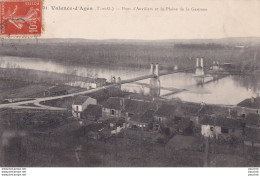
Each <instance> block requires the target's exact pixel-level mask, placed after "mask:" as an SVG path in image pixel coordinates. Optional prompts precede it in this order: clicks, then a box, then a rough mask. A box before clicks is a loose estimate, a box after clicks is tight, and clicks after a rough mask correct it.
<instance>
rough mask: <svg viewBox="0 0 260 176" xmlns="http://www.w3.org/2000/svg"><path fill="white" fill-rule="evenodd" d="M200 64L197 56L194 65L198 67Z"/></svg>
mask: <svg viewBox="0 0 260 176" xmlns="http://www.w3.org/2000/svg"><path fill="white" fill-rule="evenodd" d="M199 66H200V63H199V58H197V62H196V67H197V68H198V67H199Z"/></svg>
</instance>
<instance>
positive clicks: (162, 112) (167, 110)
mask: <svg viewBox="0 0 260 176" xmlns="http://www.w3.org/2000/svg"><path fill="white" fill-rule="evenodd" d="M175 112H176V107H175V106H174V105H168V104H163V105H162V106H161V107H160V108H159V109H158V110H157V111H156V112H155V113H154V115H155V116H159V117H174V115H175Z"/></svg>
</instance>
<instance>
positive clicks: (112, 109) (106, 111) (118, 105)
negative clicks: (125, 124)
mask: <svg viewBox="0 0 260 176" xmlns="http://www.w3.org/2000/svg"><path fill="white" fill-rule="evenodd" d="M124 106H125V99H123V98H118V97H110V98H109V99H108V100H107V101H106V102H105V104H104V106H103V108H102V118H119V117H121V116H122V110H123V108H124Z"/></svg>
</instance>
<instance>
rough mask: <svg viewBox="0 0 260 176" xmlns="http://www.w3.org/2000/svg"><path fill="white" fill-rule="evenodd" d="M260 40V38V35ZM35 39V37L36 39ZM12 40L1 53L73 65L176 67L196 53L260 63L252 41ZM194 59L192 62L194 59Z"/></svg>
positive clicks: (253, 64)
mask: <svg viewBox="0 0 260 176" xmlns="http://www.w3.org/2000/svg"><path fill="white" fill-rule="evenodd" d="M256 40H257V41H258V40H259V39H256ZM32 41H33V40H32ZM32 41H30V40H27V41H24V42H16V43H15V41H13V43H12V41H9V42H6V43H4V42H3V43H2V46H1V47H0V55H7V56H20V57H32V58H33V57H36V58H42V59H49V60H52V61H56V62H59V63H65V64H72V65H90V64H92V65H95V64H96V65H110V66H128V67H129V66H130V67H146V68H147V67H149V64H150V63H160V64H161V66H162V67H164V68H169V69H172V68H173V67H174V65H178V66H179V67H190V66H194V63H195V58H196V57H203V58H205V63H206V65H209V64H210V65H211V64H212V61H213V60H217V61H220V62H232V63H235V64H236V65H237V67H239V69H241V70H244V69H249V68H250V69H255V68H256V67H257V68H259V66H260V50H259V49H260V45H259V41H258V42H256V43H255V44H250V45H249V44H248V45H246V47H244V48H236V47H235V46H236V45H240V44H241V43H243V42H239V41H238V42H235V43H234V42H233V43H229V42H225V41H223V42H221V43H214V42H216V41H208V42H209V43H203V40H202V43H188V42H187V43H176V42H171V41H158V42H148V41H146V42H145V41H143V42H142V41H138V42H135V41H127V42H126V41H115V42H107V41H88V40H86V41H80V40H79V42H71V43H69V42H68V41H67V42H61V43H59V40H57V43H53V42H52V43H48V42H47V41H46V42H44V40H43V42H41V41H40V42H39V43H38V44H35V43H33V42H34V41H33V42H32ZM191 60H192V62H191Z"/></svg>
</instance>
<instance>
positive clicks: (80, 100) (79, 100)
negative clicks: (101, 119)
mask: <svg viewBox="0 0 260 176" xmlns="http://www.w3.org/2000/svg"><path fill="white" fill-rule="evenodd" d="M88 98H90V97H88V96H83V95H80V96H76V97H75V99H74V104H76V105H82V104H83V103H84V102H85V101H86V100H87V99H88Z"/></svg>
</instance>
